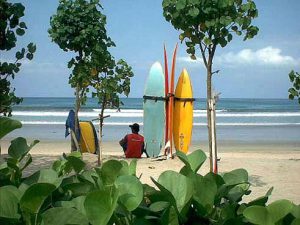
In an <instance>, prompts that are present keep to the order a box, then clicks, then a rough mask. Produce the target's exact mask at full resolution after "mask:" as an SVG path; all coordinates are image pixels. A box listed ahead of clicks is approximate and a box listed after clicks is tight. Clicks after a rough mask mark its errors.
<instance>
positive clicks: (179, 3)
mask: <svg viewBox="0 0 300 225" xmlns="http://www.w3.org/2000/svg"><path fill="white" fill-rule="evenodd" d="M185 5H186V0H178V1H177V3H176V9H177V10H182V9H184V7H185Z"/></svg>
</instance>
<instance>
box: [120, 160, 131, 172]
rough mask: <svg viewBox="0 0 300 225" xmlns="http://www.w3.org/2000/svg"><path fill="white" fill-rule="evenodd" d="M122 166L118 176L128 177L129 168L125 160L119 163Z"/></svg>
mask: <svg viewBox="0 0 300 225" xmlns="http://www.w3.org/2000/svg"><path fill="white" fill-rule="evenodd" d="M119 162H120V163H121V164H122V169H121V170H120V172H119V175H120V176H121V175H129V166H128V163H127V162H126V161H125V160H120V161H119Z"/></svg>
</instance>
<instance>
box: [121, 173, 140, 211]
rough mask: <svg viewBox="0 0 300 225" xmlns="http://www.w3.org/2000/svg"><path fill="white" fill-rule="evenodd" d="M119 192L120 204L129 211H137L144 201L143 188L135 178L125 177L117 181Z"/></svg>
mask: <svg viewBox="0 0 300 225" xmlns="http://www.w3.org/2000/svg"><path fill="white" fill-rule="evenodd" d="M116 185H117V187H118V190H119V202H120V203H121V204H122V205H123V206H125V208H126V209H127V210H128V211H133V210H135V209H136V208H137V207H138V206H139V205H140V203H141V201H142V200H143V186H142V184H141V182H140V181H139V180H138V179H137V178H136V177H134V176H131V175H124V176H120V177H118V178H117V180H116Z"/></svg>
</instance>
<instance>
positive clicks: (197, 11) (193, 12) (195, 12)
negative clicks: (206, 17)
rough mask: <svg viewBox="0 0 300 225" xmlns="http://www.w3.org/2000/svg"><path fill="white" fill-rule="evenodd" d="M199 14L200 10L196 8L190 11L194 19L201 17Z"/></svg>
mask: <svg viewBox="0 0 300 225" xmlns="http://www.w3.org/2000/svg"><path fill="white" fill-rule="evenodd" d="M199 12H200V11H199V9H197V8H195V7H194V8H191V9H190V10H189V12H188V14H189V15H190V16H192V17H197V16H198V15H199Z"/></svg>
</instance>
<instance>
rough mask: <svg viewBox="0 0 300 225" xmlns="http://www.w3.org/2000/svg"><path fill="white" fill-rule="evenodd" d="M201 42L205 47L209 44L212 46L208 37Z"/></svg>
mask: <svg viewBox="0 0 300 225" xmlns="http://www.w3.org/2000/svg"><path fill="white" fill-rule="evenodd" d="M203 41H204V43H205V44H206V45H211V44H212V41H211V40H210V39H209V38H208V37H205V38H204V39H203Z"/></svg>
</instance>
